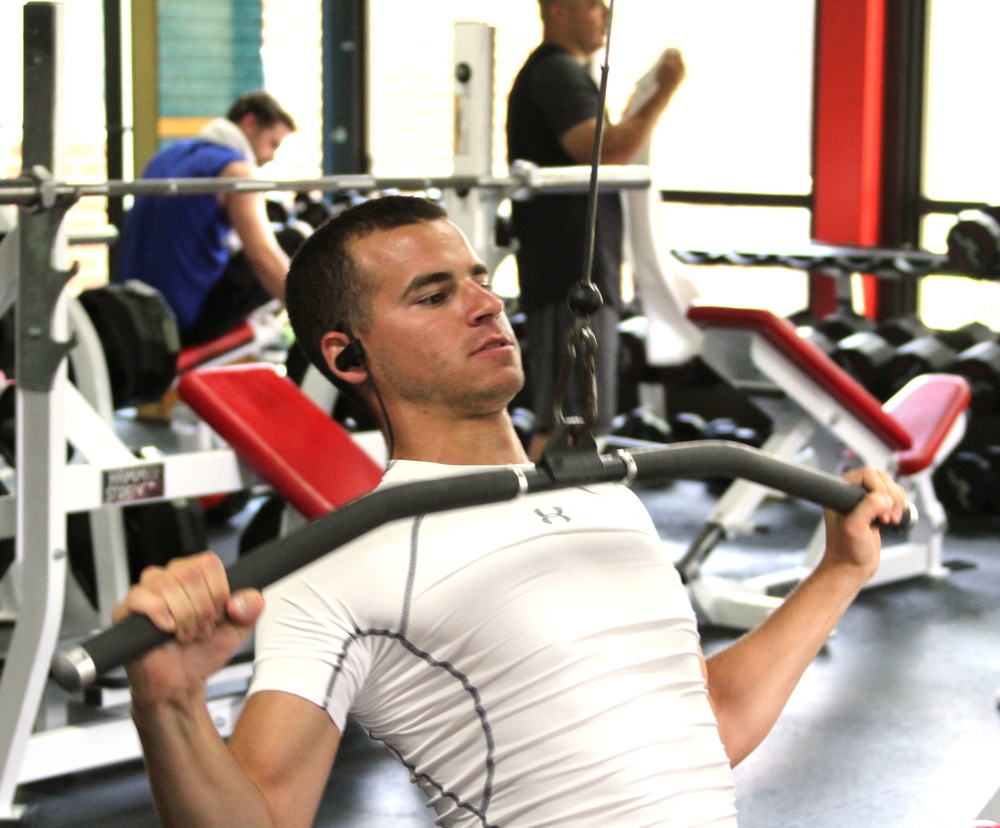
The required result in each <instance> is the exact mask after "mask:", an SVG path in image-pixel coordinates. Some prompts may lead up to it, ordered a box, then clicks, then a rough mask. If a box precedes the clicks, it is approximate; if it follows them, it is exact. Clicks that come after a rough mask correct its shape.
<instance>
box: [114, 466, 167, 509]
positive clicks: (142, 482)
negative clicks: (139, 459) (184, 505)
mask: <svg viewBox="0 0 1000 828" xmlns="http://www.w3.org/2000/svg"><path fill="white" fill-rule="evenodd" d="M164 478H165V474H164V466H163V463H148V464H144V465H141V466H123V467H122V468H120V469H105V471H104V481H103V485H102V491H103V495H102V499H103V502H104V503H131V502H132V501H135V500H148V499H149V498H152V497H163V493H164V491H165V489H166V487H165V485H164Z"/></svg>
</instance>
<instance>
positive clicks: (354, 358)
mask: <svg viewBox="0 0 1000 828" xmlns="http://www.w3.org/2000/svg"><path fill="white" fill-rule="evenodd" d="M320 348H321V349H322V351H323V358H324V359H325V360H326V364H327V367H328V368H329V369H330V371H332V372H333V373H334V374H335V375H336V376H337V377H339V378H340V379H342V380H343V381H344V382H347V383H350V384H351V385H360V384H361V383H363V382H364V381H365V380H367V379H368V369H367V367H366V365H365V359H364V349H363V348H362V347H361V342H360V340H358V339H355V338H354V337H352V336H350V335H349V334H347V333H345V332H343V331H330V332H328V333H326V334H324V336H323V339H322V340H321V342H320Z"/></svg>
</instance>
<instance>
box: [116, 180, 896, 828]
mask: <svg viewBox="0 0 1000 828" xmlns="http://www.w3.org/2000/svg"><path fill="white" fill-rule="evenodd" d="M287 291H288V292H287V302H288V309H289V314H290V317H291V320H292V323H293V325H294V326H295V329H296V332H297V336H298V338H299V341H300V342H301V343H302V344H303V346H304V348H305V350H306V352H307V353H308V354H309V356H310V358H311V359H312V360H314V361H315V363H316V364H317V365H318V366H320V367H321V369H322V370H324V371H325V372H326V373H327V374H328V375H329V376H331V377H332V378H335V379H336V380H337V382H338V383H340V384H346V385H349V386H350V387H352V388H353V389H355V390H356V392H357V394H358V395H359V396H360V397H361V398H362V399H363V400H364V401H365V402H366V403H367V404H368V406H369V407H370V408H371V409H372V410H373V412H374V413H375V415H376V416H377V417H378V418H379V420H380V422H381V424H382V427H383V428H384V429H385V432H386V435H387V439H388V440H389V442H390V453H391V456H392V458H393V459H392V461H391V462H390V465H389V469H388V471H387V472H386V475H385V480H384V483H383V484H382V485H386V486H388V485H394V484H397V483H400V482H404V481H408V480H414V479H423V478H429V477H437V476H443V475H450V474H462V473H468V472H469V471H470V467H475V466H495V465H498V464H501V465H503V464H520V463H524V462H525V460H526V458H525V454H524V451H523V449H522V446H521V443H520V441H519V439H518V437H517V435H516V434H515V432H514V429H513V427H512V426H511V422H510V419H509V417H508V414H507V404H508V402H509V401H510V400H511V398H512V397H513V395H514V394H515V393H516V392H517V391H518V389H519V388H520V386H521V383H522V380H523V376H522V370H521V361H520V354H519V352H518V347H517V342H516V339H515V338H514V336H513V334H512V332H511V327H510V324H509V322H508V320H507V318H506V316H505V315H504V312H503V302H502V301H501V300H500V299H498V298H497V297H496V296H495V295H494V294H493V293H492V292H491V291H490V289H489V274H488V273H487V271H486V268H485V267H484V265H483V263H482V262H481V261H480V260H479V259H478V258H477V257H476V255H475V254H474V252H473V251H472V249H471V248H470V246H469V244H468V242H467V241H466V239H465V238H464V237H463V235H462V234H461V232H460V231H459V230H458V228H457V227H456V226H455V225H454V224H452V223H451V222H450V221H448V220H447V218H446V216H445V214H444V212H443V211H442V210H441V209H440V208H439V207H437V206H435V205H434V204H431V203H429V202H427V201H424V200H422V199H414V198H407V197H402V196H387V197H385V198H382V199H378V200H374V201H369V202H367V203H365V204H362V205H360V206H359V207H356V208H352V209H351V210H348V211H345V212H344V213H342V214H340V215H339V216H338V217H337V218H335V219H333V220H331V221H330V222H329V223H327V224H326V225H324V226H323V227H322V228H321V229H320V230H319V231H317V232H316V233H315V234H314V235H313V236H312V237H311V238H310V239H309V240H308V241H307V242H306V243H305V245H304V246H303V247H302V249H301V250H300V251H299V253H298V254H297V256H296V258H295V259H294V261H293V264H292V268H291V272H290V274H289V278H288V289H287ZM848 479H850V480H852V481H854V482H857V483H860V484H861V485H863V486H865V487H866V488H868V489H869V490H870V494H869V495H868V496H867V497H865V498H864V499H863V500H862V501H861V503H860V504H859V505H858V506H857V507H856V508H855V509H854V510H853V511H852V512H851V514H849V515H847V516H841V515H836V514H832V513H828V514H827V516H826V522H827V532H828V542H827V549H826V553H825V555H824V557H823V560H822V562H821V563H820V565H819V566H818V568H817V569H816V570H815V571H814V572H813V573H812V574H811V575H810V576H809V577H808V578H806V579H805V580H804V581H803V582H802V583H801V584H800V586H799V587H798V589H797V590H796V591H795V592H794V593H793V594H792V595H791V596H790V597H789V598H788V599H787V600H786V601H785V602H784V603H783V604H782V606H781V607H780V608H779V609H778V610H776V611H775V613H774V614H773V615H772V616H771V617H770V618H769V619H768V620H767V621H766V622H765V623H764V624H763V625H762V626H761V627H760V628H758V629H757V630H755V631H754V632H752V633H750V634H749V635H747V636H745V637H744V638H742V639H740V640H739V641H737V642H735V643H734V644H733V645H731V646H730V647H729V648H728V649H726V650H724V651H722V652H720V653H718V654H717V655H714V656H712V657H711V658H710V659H708V660H707V661H706V660H705V659H704V658H703V656H702V653H701V650H700V647H699V641H698V631H697V627H696V623H695V618H694V615H693V612H692V609H691V605H690V603H689V601H688V598H687V594H686V591H685V589H684V587H683V586H682V584H681V583H680V579H679V577H678V575H677V572H676V570H675V569H674V567H673V564H672V562H671V560H670V558H669V557H668V556H667V555H666V553H665V552H664V549H663V546H662V544H661V542H660V540H659V538H658V536H657V532H656V529H655V527H654V526H653V524H652V521H651V520H650V518H649V516H648V515H647V514H646V512H645V510H644V509H643V507H642V506H641V504H640V503H639V501H638V499H637V498H636V497H635V496H634V495H633V494H632V493H631V492H630V491H629V490H628V489H627V488H625V487H624V486H621V485H619V484H601V485H596V486H592V487H586V488H577V489H562V490H557V491H552V492H545V493H537V494H530V495H527V496H525V497H522V498H520V499H518V500H516V501H513V502H509V503H503V504H494V505H487V506H483V507H477V508H474V509H466V510H460V511H454V512H443V513H439V514H430V515H425V516H422V517H417V518H412V519H406V520H399V521H394V522H392V523H390V524H387V525H385V526H383V527H381V528H380V529H378V530H376V531H375V532H372V533H369V534H368V535H366V536H364V537H362V538H359V539H358V540H356V541H354V542H352V543H350V544H348V545H346V546H344V547H342V548H341V549H339V550H337V551H336V552H335V553H333V554H330V555H327V556H325V557H324V558H322V559H320V560H318V561H316V562H315V563H313V564H311V565H309V566H307V567H305V568H304V569H303V570H301V571H300V572H298V573H296V574H294V575H292V576H290V577H289V578H287V579H285V580H284V581H282V582H280V583H279V584H277V585H275V586H274V587H272V588H270V589H269V590H268V592H267V606H266V609H265V600H264V597H263V596H262V595H261V594H260V593H259V592H256V591H252V590H251V591H245V592H241V593H238V594H230V593H229V589H228V584H227V581H226V576H225V572H224V569H223V566H222V564H221V563H220V561H219V559H218V558H217V557H215V556H214V555H212V554H209V553H204V554H201V555H197V556H194V557H192V558H187V559H180V560H177V561H174V562H172V563H171V564H170V565H169V566H168V567H166V568H164V569H150V570H147V571H146V572H145V573H144V575H143V577H142V580H141V583H140V584H139V585H138V586H136V587H134V588H133V589H132V591H131V592H130V593H129V595H128V597H127V599H126V600H125V601H124V602H123V604H122V605H121V606H120V607H119V608H118V610H117V615H118V616H119V617H121V616H124V615H125V614H127V613H141V614H145V615H147V616H149V617H150V618H151V619H152V621H153V622H154V623H155V624H156V625H157V626H158V627H160V628H161V629H163V630H166V631H171V632H173V633H174V634H175V637H174V640H173V641H172V642H170V643H168V644H166V645H164V646H162V647H160V648H158V649H156V650H154V651H152V652H150V653H148V654H147V655H146V656H144V657H143V658H142V659H140V660H138V661H136V662H134V663H132V664H130V665H128V673H129V678H130V681H131V686H132V696H133V716H134V719H135V722H136V725H137V728H138V731H139V734H140V737H141V739H142V743H143V748H144V752H145V758H146V763H147V768H148V773H149V777H150V780H151V784H152V789H153V794H154V797H155V800H156V805H157V809H158V812H159V815H160V818H161V820H162V821H163V823H164V824H165V825H169V826H184V828H190V826H215V825H218V826H230V825H232V824H233V822H232V820H233V815H234V814H239V815H240V817H239V822H240V824H241V825H243V826H258V825H261V826H274V825H281V826H307V825H309V824H310V823H311V822H312V820H313V818H314V815H315V812H316V808H317V806H318V803H319V801H320V798H321V796H322V794H323V791H324V789H325V786H326V783H327V778H328V775H329V773H330V770H331V767H332V766H333V763H334V759H335V757H336V755H337V748H338V744H339V741H340V736H341V733H342V731H343V728H344V724H345V721H346V718H347V715H348V713H351V714H353V716H354V717H355V718H356V720H357V721H358V722H359V723H360V724H361V725H362V726H363V727H364V728H365V729H366V730H367V731H368V732H369V733H370V734H372V735H373V736H374V737H375V738H377V739H380V740H382V741H384V742H385V743H386V744H387V745H388V746H389V747H390V749H391V750H393V752H394V753H395V754H396V755H397V756H398V757H399V759H400V760H401V761H402V762H403V763H404V764H405V765H406V766H407V767H408V768H409V769H410V770H411V772H412V774H413V778H414V779H415V780H416V782H417V783H418V784H419V785H420V786H421V787H422V788H423V790H424V791H425V793H426V794H427V797H428V800H429V803H430V805H431V806H432V807H433V808H434V809H435V811H436V812H437V815H438V821H439V824H441V825H446V826H518V825H521V826H541V825H553V826H554V825H565V826H573V828H581V826H595V828H596V827H597V826H600V828H606V826H608V825H615V826H646V825H665V824H669V825H678V826H694V825H699V826H706V825H712V826H734V825H735V824H736V816H735V805H734V797H733V790H732V777H731V771H730V768H731V766H732V765H735V764H736V763H738V762H739V761H740V760H741V759H743V758H744V757H745V756H746V755H747V754H748V753H749V752H750V751H751V750H753V749H754V747H756V746H757V744H759V743H760V741H761V740H762V739H763V738H764V736H765V735H766V734H767V732H768V730H769V729H770V728H771V726H772V724H773V723H774V721H775V719H776V718H777V716H778V714H779V712H780V711H781V709H782V707H783V706H784V704H785V702H786V700H787V699H788V697H789V695H790V693H791V692H792V689H793V688H794V687H795V685H796V682H797V681H798V679H799V677H800V676H801V675H802V672H803V671H804V670H805V668H806V667H807V666H808V664H809V663H810V661H811V660H812V658H813V657H814V656H815V655H816V653H817V652H818V651H819V649H820V648H821V647H822V645H823V643H824V642H825V641H826V639H827V637H828V635H829V634H830V632H831V630H832V629H833V627H834V625H835V624H836V623H837V621H838V620H839V619H840V617H841V616H842V614H843V613H844V611H845V610H846V609H847V607H848V606H849V605H850V603H851V601H852V600H853V599H854V597H855V596H856V595H857V593H858V591H859V590H860V589H861V587H862V585H863V584H864V583H865V581H866V580H867V579H868V578H869V577H870V576H871V575H872V573H874V571H875V570H876V568H877V566H878V560H879V550H880V542H879V534H878V530H877V529H875V528H873V527H872V524H873V522H874V521H876V520H881V521H883V522H898V521H899V519H900V516H901V514H902V511H903V508H904V506H905V499H904V495H903V492H902V490H901V489H900V487H899V486H897V485H896V484H895V483H893V482H892V480H891V479H889V478H888V477H887V476H886V475H884V474H882V473H880V472H877V471H874V470H870V469H865V470H858V471H856V472H853V473H851V474H850V475H849V476H848ZM258 619H259V620H260V623H257V622H258ZM255 626H256V630H257V637H256V668H255V676H254V680H253V684H252V686H251V689H250V694H249V698H248V699H247V702H246V706H245V708H244V710H243V713H242V714H241V716H240V718H239V721H238V722H237V724H236V727H235V730H234V732H233V735H232V737H231V739H230V740H229V742H228V744H227V743H225V742H224V741H223V740H222V739H221V738H220V737H219V735H218V734H217V732H216V729H215V727H214V725H213V724H212V721H211V719H210V717H209V715H208V713H207V710H206V705H205V680H206V679H207V678H208V676H209V675H211V674H212V673H213V672H214V671H216V670H218V669H219V668H221V667H222V666H223V665H225V663H226V662H227V661H228V659H229V658H230V656H231V655H232V654H233V652H234V650H235V648H236V647H237V646H238V645H239V643H240V642H242V641H243V640H244V639H245V638H246V637H247V636H248V635H250V633H251V631H252V630H253V629H254V628H255Z"/></svg>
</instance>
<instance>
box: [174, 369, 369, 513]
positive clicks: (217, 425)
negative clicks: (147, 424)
mask: <svg viewBox="0 0 1000 828" xmlns="http://www.w3.org/2000/svg"><path fill="white" fill-rule="evenodd" d="M178 393H179V394H180V397H181V399H182V400H184V402H186V403H187V404H188V405H189V406H190V407H191V408H192V409H193V410H194V411H195V412H196V413H197V414H198V415H199V416H200V417H202V418H203V419H204V420H205V422H206V423H208V425H209V426H211V427H212V429H214V430H215V432H216V433H217V434H218V435H219V436H220V437H222V439H223V440H225V441H226V442H227V443H228V444H229V445H230V446H231V447H232V449H233V451H235V452H236V454H237V456H238V457H239V458H240V460H241V461H243V462H244V463H246V464H247V465H248V466H249V467H250V468H252V469H253V470H254V471H255V472H256V473H257V474H259V475H260V476H261V477H262V478H263V479H264V480H266V481H267V482H268V483H270V484H271V486H272V487H273V488H274V490H275V491H276V492H277V493H278V494H280V495H281V496H283V497H284V498H285V499H286V500H287V501H288V503H289V504H291V505H292V506H293V507H294V508H295V509H296V510H297V511H298V512H300V513H301V514H302V515H303V516H304V517H306V518H307V519H309V520H312V519H315V518H317V517H320V516H321V515H324V514H326V513H327V512H329V511H331V510H333V509H336V508H338V507H340V506H343V505H344V504H345V503H347V502H349V501H351V500H354V499H355V498H357V497H360V496H361V495H363V494H367V493H368V492H370V491H371V490H372V489H374V488H375V486H376V485H378V482H379V481H380V480H381V479H382V473H383V469H382V467H381V466H380V465H379V464H378V463H376V462H375V460H374V459H372V457H371V456H370V455H369V454H368V453H367V452H365V451H364V450H363V449H362V448H361V447H360V446H359V445H358V444H357V443H356V442H354V440H352V439H351V436H350V435H349V434H348V433H347V431H345V430H344V429H343V428H342V427H341V426H340V425H339V424H338V423H337V422H335V421H334V420H333V419H332V418H331V417H330V416H329V415H328V414H326V413H324V412H323V410H322V409H320V408H319V406H317V405H316V404H315V403H314V402H313V401H312V400H310V399H309V398H308V397H307V396H306V395H305V394H303V393H302V391H301V390H300V389H299V388H298V386H296V385H295V383H293V382H292V381H291V380H290V379H288V378H287V377H285V376H282V375H281V374H279V373H278V372H277V370H276V369H275V367H274V366H273V365H270V364H268V363H250V364H243V365H229V366H221V367H211V368H200V369H196V370H193V371H188V372H187V373H185V374H184V375H183V376H182V377H181V378H180V382H179V385H178Z"/></svg>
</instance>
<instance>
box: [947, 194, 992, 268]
mask: <svg viewBox="0 0 1000 828" xmlns="http://www.w3.org/2000/svg"><path fill="white" fill-rule="evenodd" d="M947 245H948V258H949V260H950V261H951V263H952V264H953V265H954V266H955V268H956V269H957V270H959V271H962V272H964V273H967V274H969V275H970V276H975V277H978V278H981V279H992V278H995V277H997V276H1000V208H998V207H984V208H982V209H976V210H963V211H962V212H961V213H959V214H958V221H957V222H956V223H955V224H954V225H953V226H952V228H951V229H950V230H949V231H948V237H947Z"/></svg>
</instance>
